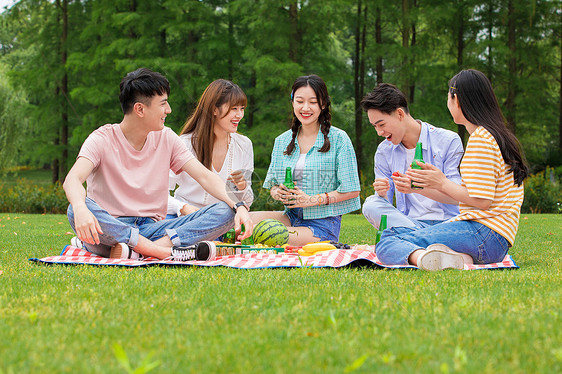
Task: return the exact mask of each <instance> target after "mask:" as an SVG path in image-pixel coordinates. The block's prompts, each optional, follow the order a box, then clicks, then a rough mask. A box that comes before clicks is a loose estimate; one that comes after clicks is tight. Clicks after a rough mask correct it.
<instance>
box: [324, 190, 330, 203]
mask: <svg viewBox="0 0 562 374" xmlns="http://www.w3.org/2000/svg"><path fill="white" fill-rule="evenodd" d="M324 193H325V194H326V205H330V196H328V193H327V192H324Z"/></svg>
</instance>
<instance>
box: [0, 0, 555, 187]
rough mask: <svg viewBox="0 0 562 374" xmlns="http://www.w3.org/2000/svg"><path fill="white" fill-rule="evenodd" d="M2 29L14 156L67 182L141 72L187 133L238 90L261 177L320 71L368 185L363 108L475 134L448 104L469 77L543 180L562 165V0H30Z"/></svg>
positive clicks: (4, 100)
mask: <svg viewBox="0 0 562 374" xmlns="http://www.w3.org/2000/svg"><path fill="white" fill-rule="evenodd" d="M0 21H1V23H2V28H1V30H0V70H1V71H0V74H1V75H0V101H1V104H0V130H1V131H2V133H1V134H0V147H1V149H0V160H4V161H5V160H7V159H11V160H14V162H19V163H27V164H32V165H51V166H52V167H53V180H62V179H63V178H64V174H65V172H66V170H67V168H68V167H69V166H70V165H71V164H72V162H73V160H74V157H75V155H76V154H77V152H78V150H79V147H80V145H81V144H82V142H83V141H84V139H85V138H86V136H87V135H88V134H89V133H90V132H91V131H92V130H94V129H95V128H97V127H99V126H100V125H103V124H105V123H111V122H117V121H119V120H120V119H121V117H122V114H121V112H120V108H119V103H118V85H119V81H120V79H121V78H122V77H123V76H124V75H125V74H126V73H127V72H129V71H132V70H134V69H136V68H138V67H141V66H144V67H148V68H151V69H153V70H156V71H160V72H162V73H163V74H165V75H166V76H167V77H168V79H169V80H170V83H171V85H172V94H171V96H170V103H171V106H172V110H173V112H172V113H171V115H170V116H169V117H168V120H167V123H168V125H169V126H170V127H172V128H173V129H174V130H179V129H180V128H181V127H182V125H183V123H184V121H185V119H186V118H187V116H188V115H189V114H190V112H191V110H193V108H194V106H195V105H196V102H197V99H198V97H199V96H200V94H201V93H202V92H203V90H204V88H205V87H206V86H207V85H208V84H209V83H210V82H211V81H212V80H214V79H218V78H226V79H231V80H233V81H234V82H236V83H237V84H239V85H240V86H241V87H242V88H243V89H244V91H245V92H246V94H247V95H248V107H247V110H246V117H245V119H244V122H243V124H242V126H241V131H242V132H243V133H245V134H246V135H248V136H249V137H250V138H251V139H252V141H253V142H254V148H255V149H254V154H255V162H256V168H257V170H258V171H259V172H260V173H263V171H264V170H265V168H267V166H268V165H269V157H270V152H271V148H272V146H273V139H274V138H275V136H277V135H278V134H280V133H281V132H282V131H284V130H286V129H287V128H288V123H289V120H290V118H291V106H290V101H289V90H290V87H291V84H292V82H293V81H294V79H295V78H296V77H297V76H299V75H302V74H312V73H314V74H318V75H320V76H322V77H323V78H324V80H325V81H326V82H327V84H328V88H329V91H330V95H331V98H332V103H333V124H334V125H335V126H337V127H340V128H342V129H344V130H345V131H347V132H348V134H349V135H350V137H351V139H352V140H353V141H354V145H355V147H356V151H357V153H358V154H357V156H358V160H359V165H360V166H361V173H362V175H363V176H364V177H365V178H366V179H370V178H372V176H373V172H372V156H373V154H374V152H375V150H376V147H377V145H378V143H379V142H380V140H381V139H380V138H378V137H377V136H376V133H375V132H374V131H373V130H372V129H371V128H370V125H369V124H368V120H367V118H366V116H365V115H364V113H361V110H360V108H359V105H358V103H359V101H360V99H361V97H362V96H363V95H364V94H365V93H366V91H368V90H370V89H371V88H372V87H374V86H375V85H376V84H377V83H380V82H383V81H384V82H390V83H394V84H396V85H398V86H399V87H400V88H401V89H402V90H403V91H404V92H405V93H406V95H407V97H408V98H409V101H410V106H411V112H412V114H413V115H414V117H416V118H420V119H423V120H425V121H427V122H430V123H432V124H434V125H437V126H440V127H445V128H449V129H452V130H454V131H459V133H460V134H461V135H463V136H464V135H465V134H464V133H463V130H462V129H459V128H458V127H457V125H455V124H454V123H453V122H452V120H451V118H450V115H449V113H448V111H447V108H446V105H445V100H446V96H445V95H446V92H447V81H448V79H449V78H450V77H451V76H452V75H454V74H455V73H456V72H458V71H459V70H460V69H463V68H476V69H479V70H482V71H484V72H485V73H486V74H487V75H488V76H489V77H490V79H491V80H492V83H493V85H494V88H495V90H496V93H497V95H498V97H499V99H500V104H501V105H502V109H503V110H504V113H505V115H506V118H507V119H508V123H509V126H510V127H511V128H512V129H513V130H514V131H515V133H516V135H517V136H518V138H519V139H520V140H521V142H522V144H523V147H524V149H525V151H526V153H527V155H528V157H529V160H530V162H531V164H532V166H533V167H534V169H535V170H542V169H544V168H545V167H546V166H547V165H551V166H556V165H559V164H561V163H562V161H561V160H560V155H561V154H562V152H561V149H560V147H561V144H562V141H561V140H560V129H561V127H562V124H561V123H560V122H561V118H562V117H561V115H560V108H561V106H562V100H561V99H560V93H561V91H562V89H561V85H562V82H561V79H562V66H561V65H562V50H561V45H560V43H561V42H560V40H561V36H562V35H561V34H562V2H561V1H560V0H533V1H527V0H453V1H451V0H402V1H399V2H388V1H382V0H151V1H148V0H116V1H113V0H112V1H109V0H51V1H48V0H20V1H17V2H16V3H15V5H13V6H12V7H11V8H9V9H8V10H6V11H5V12H3V13H1V14H0ZM465 139H466V137H465ZM11 140H13V141H11ZM16 153H17V154H18V157H17V158H13V157H11V158H10V157H9V156H12V155H14V154H16ZM2 165H3V167H5V166H6V165H8V164H7V163H6V162H3V163H2ZM55 169H56V172H55Z"/></svg>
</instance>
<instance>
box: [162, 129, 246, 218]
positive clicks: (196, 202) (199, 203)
mask: <svg viewBox="0 0 562 374" xmlns="http://www.w3.org/2000/svg"><path fill="white" fill-rule="evenodd" d="M191 136H192V134H184V135H181V136H180V138H181V139H182V140H183V142H184V143H185V145H186V146H187V149H189V151H190V152H193V147H192V145H191ZM211 168H212V169H211V170H212V171H213V172H214V173H215V174H217V175H218V176H219V177H221V179H222V180H223V181H225V182H226V178H228V176H229V175H230V174H231V173H232V172H233V171H236V170H242V172H243V174H244V178H245V179H246V188H245V189H244V190H242V191H239V190H238V189H237V188H236V186H235V185H234V183H232V182H226V186H227V188H228V191H227V193H228V196H229V197H230V198H231V199H232V200H233V201H235V202H238V201H241V200H244V201H245V202H246V203H247V204H248V205H251V204H252V202H253V201H254V193H253V191H252V173H253V172H254V149H253V146H252V141H251V140H250V139H249V138H248V137H247V136H244V135H241V134H238V133H232V134H230V143H229V144H228V151H227V153H226V157H225V159H224V163H223V164H222V168H221V169H220V170H219V171H216V170H215V168H214V167H213V166H211ZM176 185H177V186H178V188H177V189H176V190H175V192H174V196H173V197H172V196H170V197H169V198H168V214H175V215H178V216H179V215H180V209H181V208H182V207H183V206H184V204H190V205H193V206H195V207H196V208H199V209H200V208H202V207H204V206H207V205H210V204H214V203H216V202H219V201H220V200H218V199H217V198H215V197H213V196H211V195H210V194H209V193H208V192H207V191H205V190H204V189H203V187H201V185H200V184H199V183H198V182H197V181H196V180H195V179H193V178H192V177H191V176H190V175H189V174H187V173H186V172H185V171H182V172H181V173H180V174H177V175H176V174H175V173H174V172H173V171H171V170H170V180H169V185H168V186H169V189H170V191H173V190H174V188H176Z"/></svg>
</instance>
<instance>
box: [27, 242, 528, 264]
mask: <svg viewBox="0 0 562 374" xmlns="http://www.w3.org/2000/svg"><path fill="white" fill-rule="evenodd" d="M361 248H366V249H351V250H343V249H336V250H332V251H324V252H320V253H318V254H316V255H313V256H307V257H305V256H299V255H296V254H265V253H254V254H244V255H235V256H234V255H233V256H222V257H217V258H216V259H215V260H212V261H170V260H158V259H155V258H148V259H145V260H142V261H137V260H122V259H112V258H105V257H100V256H97V255H95V254H93V253H90V252H88V251H85V250H83V249H78V248H75V247H72V246H70V245H67V246H66V247H64V249H63V250H62V252H61V254H60V255H59V256H50V257H45V258H41V259H38V258H30V259H29V260H30V261H34V262H40V263H45V264H73V265H78V264H84V265H110V266H129V267H139V266H152V265H180V266H227V267H231V268H236V269H263V268H281V267H287V268H291V267H305V266H306V267H313V268H322V267H332V268H338V267H342V266H346V265H350V264H355V265H371V266H375V267H381V268H391V269H417V268H416V267H415V266H411V265H384V264H383V263H381V262H380V261H379V260H378V259H377V255H376V254H375V253H374V251H373V247H372V246H361ZM507 268H515V269H518V268H519V266H517V264H516V263H515V261H513V259H512V258H511V256H510V255H506V256H505V258H504V259H503V261H502V262H497V263H494V264H486V265H465V266H464V270H478V269H507Z"/></svg>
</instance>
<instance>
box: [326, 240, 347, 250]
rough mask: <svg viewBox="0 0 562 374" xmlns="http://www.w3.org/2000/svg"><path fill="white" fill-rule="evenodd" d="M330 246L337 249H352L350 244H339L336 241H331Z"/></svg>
mask: <svg viewBox="0 0 562 374" xmlns="http://www.w3.org/2000/svg"><path fill="white" fill-rule="evenodd" d="M330 244H332V245H333V246H334V247H336V248H337V249H351V247H350V246H349V244H344V243H339V242H336V241H334V240H330Z"/></svg>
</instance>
